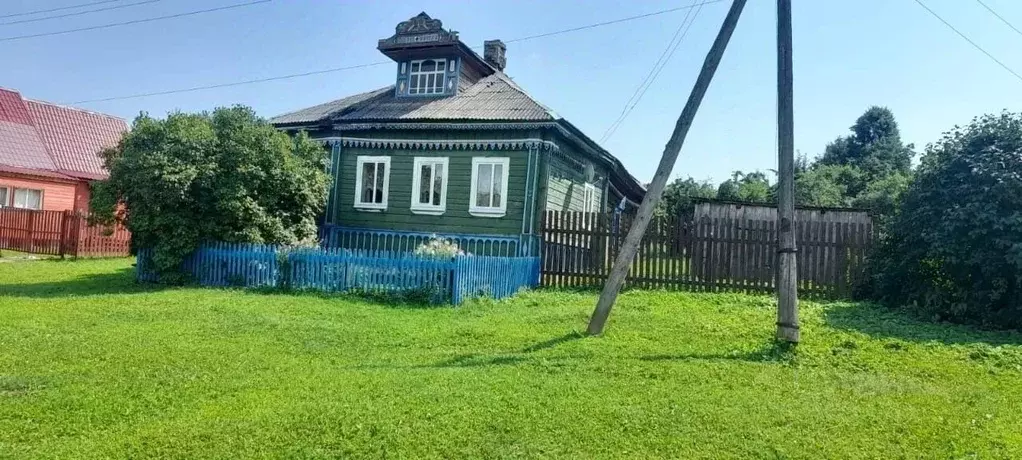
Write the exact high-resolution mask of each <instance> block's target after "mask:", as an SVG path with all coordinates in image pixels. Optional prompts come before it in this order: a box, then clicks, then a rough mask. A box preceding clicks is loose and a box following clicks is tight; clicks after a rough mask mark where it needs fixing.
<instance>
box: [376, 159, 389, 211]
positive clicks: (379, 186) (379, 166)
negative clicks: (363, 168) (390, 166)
mask: <svg viewBox="0 0 1022 460" xmlns="http://www.w3.org/2000/svg"><path fill="white" fill-rule="evenodd" d="M384 177H387V164H386V163H376V196H375V198H376V201H374V203H383V178H384Z"/></svg>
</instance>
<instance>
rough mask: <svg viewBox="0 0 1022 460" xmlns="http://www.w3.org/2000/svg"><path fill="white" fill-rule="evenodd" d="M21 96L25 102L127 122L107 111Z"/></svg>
mask: <svg viewBox="0 0 1022 460" xmlns="http://www.w3.org/2000/svg"><path fill="white" fill-rule="evenodd" d="M21 98H22V99H23V100H24V101H25V102H32V103H35V104H42V105H48V106H51V107H57V108H61V109H70V110H74V111H77V112H84V113H87V114H90V115H99V116H101V117H104V118H110V119H113V120H117V121H120V122H123V123H124V124H128V121H127V120H125V119H123V118H121V117H118V116H116V115H110V114H109V113H103V112H96V111H94V110H89V109H83V108H81V107H75V106H71V105H65V104H58V103H56V102H50V101H43V100H40V99H32V98H29V97H25V96H22V97H21Z"/></svg>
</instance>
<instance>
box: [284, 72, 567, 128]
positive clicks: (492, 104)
mask: <svg viewBox="0 0 1022 460" xmlns="http://www.w3.org/2000/svg"><path fill="white" fill-rule="evenodd" d="M556 119H557V117H556V115H555V114H553V112H551V111H550V109H548V108H546V107H545V106H543V104H540V103H539V102H537V101H536V100H535V99H533V98H532V97H531V96H529V95H528V94H526V93H525V91H524V90H522V89H521V88H520V87H519V86H518V85H516V84H515V83H514V82H513V81H511V79H510V78H508V77H507V75H505V74H503V73H500V72H498V73H495V74H493V75H490V76H488V77H485V78H482V79H481V80H479V81H478V82H476V83H475V84H474V85H472V86H470V87H468V88H467V89H465V90H464V91H461V92H459V93H458V94H457V95H455V96H450V97H444V98H416V97H400V98H399V97H395V96H394V86H393V85H392V86H388V87H386V88H380V89H377V90H374V91H369V92H366V93H362V94H356V95H354V96H349V97H346V98H344V99H338V100H336V101H333V102H327V103H325V104H320V105H316V106H312V107H308V108H305V109H301V110H298V111H295V112H291V113H286V114H283V115H280V116H277V117H274V118H271V119H270V123H273V124H275V125H285V124H304V123H315V122H320V121H327V120H331V121H333V122H345V121H366V120H490V121H493V120H513V121H554V120H556Z"/></svg>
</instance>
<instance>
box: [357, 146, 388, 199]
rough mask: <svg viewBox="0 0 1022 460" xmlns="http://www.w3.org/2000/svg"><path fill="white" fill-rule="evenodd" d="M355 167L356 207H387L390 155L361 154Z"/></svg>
mask: <svg viewBox="0 0 1022 460" xmlns="http://www.w3.org/2000/svg"><path fill="white" fill-rule="evenodd" d="M355 167H356V172H355V207H356V208H359V209H375V210H383V209H387V189H388V188H389V187H390V157H374V156H360V157H358V160H357V163H356V165H355Z"/></svg>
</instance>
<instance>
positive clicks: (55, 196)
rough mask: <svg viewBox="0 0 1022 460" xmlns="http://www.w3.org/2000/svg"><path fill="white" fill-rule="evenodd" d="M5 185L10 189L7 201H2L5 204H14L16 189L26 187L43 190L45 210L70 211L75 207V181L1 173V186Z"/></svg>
mask: <svg viewBox="0 0 1022 460" xmlns="http://www.w3.org/2000/svg"><path fill="white" fill-rule="evenodd" d="M3 187H6V188H8V190H9V191H8V192H7V200H8V201H7V203H0V204H3V205H4V206H11V205H13V200H14V189H16V188H25V189H31V190H42V192H43V195H42V200H43V206H42V208H43V210H45V211H69V210H73V209H75V184H74V183H70V182H57V181H48V180H44V179H35V178H27V177H22V176H11V175H2V174H0V188H3Z"/></svg>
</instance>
